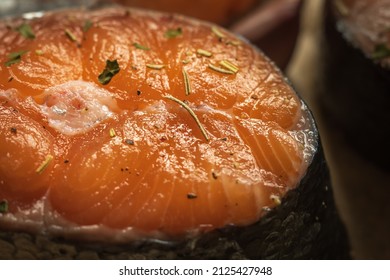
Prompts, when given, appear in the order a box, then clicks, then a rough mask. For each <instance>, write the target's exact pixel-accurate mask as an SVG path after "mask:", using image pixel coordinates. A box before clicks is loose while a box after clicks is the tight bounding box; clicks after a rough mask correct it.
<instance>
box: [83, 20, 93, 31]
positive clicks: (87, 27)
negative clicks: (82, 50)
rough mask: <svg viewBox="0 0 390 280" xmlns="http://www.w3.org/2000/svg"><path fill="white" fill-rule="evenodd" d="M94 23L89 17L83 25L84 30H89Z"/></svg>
mask: <svg viewBox="0 0 390 280" xmlns="http://www.w3.org/2000/svg"><path fill="white" fill-rule="evenodd" d="M92 25H93V23H92V21H90V20H89V19H87V20H86V21H85V22H84V26H83V32H84V33H85V32H87V31H88V30H89V29H90V28H91V27H92Z"/></svg>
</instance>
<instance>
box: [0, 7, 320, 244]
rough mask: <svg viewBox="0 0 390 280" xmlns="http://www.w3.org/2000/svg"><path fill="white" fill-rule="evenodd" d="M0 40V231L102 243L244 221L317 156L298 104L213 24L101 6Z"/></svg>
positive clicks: (33, 24)
mask: <svg viewBox="0 0 390 280" xmlns="http://www.w3.org/2000/svg"><path fill="white" fill-rule="evenodd" d="M0 40H1V42H2V43H1V47H0V143H1V146H0V201H1V202H2V205H3V210H2V212H1V213H0V224H1V225H2V226H3V227H17V228H19V227H31V228H35V229H38V230H40V231H46V232H50V231H52V232H56V233H58V234H61V235H66V234H69V232H76V233H77V234H79V233H81V234H84V235H85V234H87V233H88V232H91V230H92V231H93V232H94V238H98V239H99V236H100V237H102V236H107V235H108V236H110V237H111V238H112V236H113V235H114V234H115V236H122V237H123V238H128V237H134V236H139V235H141V236H160V237H161V236H163V237H177V236H187V235H188V234H196V233H199V232H206V231H210V230H213V229H217V228H222V227H225V226H228V225H235V226H245V225H249V224H253V223H255V222H256V221H258V220H259V219H260V218H261V216H262V215H264V213H266V212H267V211H268V209H270V208H272V207H274V206H276V205H278V204H280V203H281V200H282V198H283V196H284V195H285V194H286V193H287V192H288V191H289V190H291V189H293V188H295V187H296V186H297V185H298V183H299V181H300V179H301V178H302V176H303V175H304V174H305V170H306V169H307V166H308V165H309V164H310V161H311V159H312V156H313V154H314V150H315V148H314V146H315V143H314V142H315V141H314V140H315V139H314V138H315V136H314V133H313V131H312V130H313V123H312V121H311V120H310V113H309V112H308V109H307V108H306V107H305V105H304V104H303V102H302V101H301V100H300V99H299V97H298V96H297V95H296V94H295V92H294V90H293V89H292V88H291V86H290V85H289V84H288V82H286V80H285V78H284V77H283V75H282V74H281V73H280V72H279V71H278V70H277V69H276V68H275V66H274V65H273V63H272V62H270V61H269V60H268V59H267V58H266V57H265V56H264V55H263V54H262V53H261V52H260V51H259V50H257V49H255V48H253V47H252V46H251V45H250V44H248V43H247V42H245V41H244V40H242V39H241V38H238V37H236V36H234V35H233V34H231V33H229V32H227V31H226V30H224V29H222V28H219V27H216V26H213V25H210V24H208V23H205V22H200V21H195V20H192V19H188V18H185V17H182V16H178V15H175V16H173V15H168V14H163V13H155V12H148V11H143V10H136V9H123V8H106V9H103V10H96V11H59V12H51V13H47V14H44V15H43V16H41V17H38V18H33V19H11V20H7V21H3V22H2V23H1V24H0ZM122 237H120V238H122Z"/></svg>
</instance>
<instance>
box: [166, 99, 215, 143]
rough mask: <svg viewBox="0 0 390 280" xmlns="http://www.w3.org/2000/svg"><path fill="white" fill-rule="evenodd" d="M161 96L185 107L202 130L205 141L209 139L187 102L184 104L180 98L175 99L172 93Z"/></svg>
mask: <svg viewBox="0 0 390 280" xmlns="http://www.w3.org/2000/svg"><path fill="white" fill-rule="evenodd" d="M163 97H164V98H167V99H169V100H172V101H174V102H176V103H178V104H180V105H181V106H182V107H183V108H184V109H186V110H187V111H188V113H190V115H191V117H192V118H193V119H194V120H195V122H196V124H197V125H198V126H199V129H200V131H201V132H202V134H203V136H204V138H206V140H207V141H209V140H210V138H209V136H208V134H207V132H206V130H205V129H204V127H203V125H202V124H201V123H200V120H199V119H198V117H197V116H196V115H195V112H194V111H193V110H192V109H191V108H190V107H189V106H188V105H187V104H185V103H184V102H183V101H181V100H179V99H177V98H176V97H173V96H172V95H169V94H167V95H164V96H163Z"/></svg>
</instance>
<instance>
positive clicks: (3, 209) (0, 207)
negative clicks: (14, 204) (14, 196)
mask: <svg viewBox="0 0 390 280" xmlns="http://www.w3.org/2000/svg"><path fill="white" fill-rule="evenodd" d="M7 212H8V201H7V200H5V199H4V200H0V213H1V214H5V213H7Z"/></svg>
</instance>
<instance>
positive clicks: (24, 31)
mask: <svg viewBox="0 0 390 280" xmlns="http://www.w3.org/2000/svg"><path fill="white" fill-rule="evenodd" d="M16 31H18V32H19V33H20V34H21V35H22V36H23V37H24V38H26V39H35V34H34V31H33V30H32V28H31V26H30V25H29V24H28V23H25V22H24V23H22V24H21V25H19V26H18V27H17V28H16Z"/></svg>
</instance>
